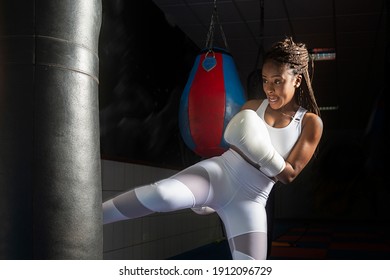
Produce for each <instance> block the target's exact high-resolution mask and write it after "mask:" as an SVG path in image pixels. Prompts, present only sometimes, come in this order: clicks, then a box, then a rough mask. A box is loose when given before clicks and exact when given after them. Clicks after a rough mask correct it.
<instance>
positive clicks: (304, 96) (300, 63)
mask: <svg viewBox="0 0 390 280" xmlns="http://www.w3.org/2000/svg"><path fill="white" fill-rule="evenodd" d="M267 59H271V60H274V61H276V62H279V63H281V64H287V65H289V67H290V69H293V71H294V74H299V75H302V76H303V80H304V81H305V83H304V84H305V86H306V88H305V89H303V88H302V87H300V89H299V91H298V93H297V94H296V100H297V103H298V105H300V106H302V107H304V108H306V109H307V110H308V111H309V112H312V113H315V114H317V115H318V116H319V115H320V109H319V108H318V105H317V101H316V99H315V96H314V91H313V87H312V85H311V82H312V78H310V76H309V62H311V70H312V73H313V72H314V62H313V60H312V58H311V57H310V54H309V52H308V50H307V48H306V45H305V44H303V43H295V42H294V41H293V40H292V38H291V37H289V38H286V39H285V40H283V41H280V42H277V43H276V44H275V45H273V47H272V48H271V50H270V51H268V52H267V53H266V54H265V59H264V60H267Z"/></svg>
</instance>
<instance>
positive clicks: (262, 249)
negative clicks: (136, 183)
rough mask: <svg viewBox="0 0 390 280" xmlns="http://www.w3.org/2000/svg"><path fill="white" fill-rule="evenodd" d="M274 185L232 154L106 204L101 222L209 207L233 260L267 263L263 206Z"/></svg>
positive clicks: (193, 167) (122, 195)
mask: <svg viewBox="0 0 390 280" xmlns="http://www.w3.org/2000/svg"><path fill="white" fill-rule="evenodd" d="M274 183H275V182H274V181H273V180H271V179H270V178H268V177H267V176H265V175H264V174H262V173H261V172H260V171H258V170H257V169H255V168H254V167H253V166H251V165H250V164H249V163H247V162H246V161H245V160H243V159H242V158H241V157H240V156H239V155H238V154H237V153H236V152H234V151H233V150H228V151H227V152H225V153H224V154H223V155H221V156H219V157H214V158H211V159H207V160H204V161H201V162H199V163H197V164H195V165H193V166H191V167H189V168H187V169H185V170H183V171H181V172H179V173H177V174H176V175H174V176H172V177H170V178H168V179H164V180H161V181H158V182H156V183H154V184H150V185H146V186H142V187H138V188H135V189H133V190H130V191H127V192H125V193H123V194H121V195H118V196H117V197H114V198H112V199H110V200H108V201H106V202H104V203H103V222H104V224H107V223H112V222H115V221H119V220H126V219H133V218H137V217H142V216H145V215H148V214H151V213H154V212H169V211H174V210H180V209H185V208H193V207H201V206H208V207H211V208H213V209H215V210H216V212H217V214H218V215H219V216H220V218H221V220H222V222H223V223H224V226H225V230H226V234H227V238H228V241H229V245H230V249H231V253H232V257H233V259H265V258H266V255H267V220H266V213H265V204H266V201H267V198H268V194H269V192H270V191H271V189H272V187H273V185H274Z"/></svg>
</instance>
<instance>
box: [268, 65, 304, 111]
mask: <svg viewBox="0 0 390 280" xmlns="http://www.w3.org/2000/svg"><path fill="white" fill-rule="evenodd" d="M262 78H263V90H264V92H265V94H266V95H267V98H268V102H269V105H270V106H271V108H272V109H274V110H277V109H280V108H282V107H283V106H285V105H286V104H289V103H290V102H291V101H292V104H294V102H295V101H294V98H293V97H294V93H295V89H296V88H297V87H299V85H300V82H301V76H300V75H294V73H293V70H292V69H289V68H288V67H287V65H286V64H280V63H276V62H274V61H273V60H268V61H266V62H265V63H264V65H263V69H262Z"/></svg>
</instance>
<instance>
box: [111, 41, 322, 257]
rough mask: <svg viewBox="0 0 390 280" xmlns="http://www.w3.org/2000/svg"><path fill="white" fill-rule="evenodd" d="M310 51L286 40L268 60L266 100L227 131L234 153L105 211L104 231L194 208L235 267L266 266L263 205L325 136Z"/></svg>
mask: <svg viewBox="0 0 390 280" xmlns="http://www.w3.org/2000/svg"><path fill="white" fill-rule="evenodd" d="M309 61H310V56H309V53H308V51H307V49H306V47H305V45H304V44H301V43H295V42H294V41H293V40H292V39H291V38H287V39H285V40H283V41H281V42H278V43H276V44H275V45H274V46H273V47H272V48H271V50H270V51H269V52H268V53H267V54H266V55H265V58H264V65H263V68H262V79H263V89H264V92H265V94H266V96H267V99H264V100H250V101H248V102H246V104H244V106H243V107H242V110H241V111H240V112H239V113H238V114H237V115H236V116H234V117H233V118H232V120H231V121H230V122H229V124H228V126H227V127H226V129H225V134H224V137H225V140H226V141H227V142H228V143H229V144H230V145H231V146H230V147H231V148H230V149H229V150H228V151H226V152H225V153H223V154H222V155H221V156H217V157H213V158H210V159H206V160H203V161H201V162H198V163H196V164H194V165H193V166H191V167H189V168H187V169H185V170H183V171H181V172H179V173H177V174H176V175H174V176H172V177H170V178H168V179H164V180H161V181H159V182H156V183H154V184H151V185H146V186H141V187H138V188H135V189H132V190H130V191H127V192H125V193H123V194H121V195H118V196H116V197H114V198H112V199H110V200H107V201H106V202H104V203H103V223H104V224H107V223H112V222H116V221H119V220H126V219H133V218H137V217H142V216H145V215H148V214H151V213H154V212H168V211H174V210H179V209H185V208H191V209H193V210H194V211H195V212H197V213H203V212H204V213H210V212H212V211H216V212H217V214H218V215H219V216H220V218H221V220H222V221H223V223H224V226H225V229H226V234H227V238H228V241H229V245H230V249H231V253H232V257H233V259H265V258H266V255H267V222H266V213H265V205H266V202H267V198H268V195H269V193H270V191H271V189H272V187H273V185H274V184H275V182H276V181H280V182H282V183H284V184H287V183H289V182H291V181H293V180H294V179H295V178H296V177H297V176H298V175H299V173H300V172H301V171H302V169H303V168H304V167H305V166H306V165H307V163H308V162H309V161H310V159H311V158H312V156H313V154H314V153H315V151H316V149H317V146H318V143H319V141H320V138H321V135H322V129H323V128H322V121H321V119H320V117H319V109H318V107H317V104H316V101H315V97H314V94H313V90H312V87H311V82H310V79H309V74H308V67H309Z"/></svg>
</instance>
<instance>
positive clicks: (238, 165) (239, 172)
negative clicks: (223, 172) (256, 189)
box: [221, 148, 275, 186]
mask: <svg viewBox="0 0 390 280" xmlns="http://www.w3.org/2000/svg"><path fill="white" fill-rule="evenodd" d="M221 157H222V158H223V159H224V161H225V164H226V165H227V166H228V167H229V169H231V172H233V173H234V174H235V175H236V177H237V178H238V179H239V180H240V181H246V182H247V183H248V184H250V185H252V186H258V185H264V184H272V185H273V184H275V181H274V180H273V179H272V178H269V177H268V176H266V175H265V174H264V173H262V172H261V171H260V170H259V169H258V167H257V166H256V165H255V164H254V163H251V162H250V161H249V160H247V159H245V157H244V156H243V155H242V153H241V152H239V151H237V149H234V148H230V149H229V150H227V151H226V152H224V153H223V154H222V155H221Z"/></svg>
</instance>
